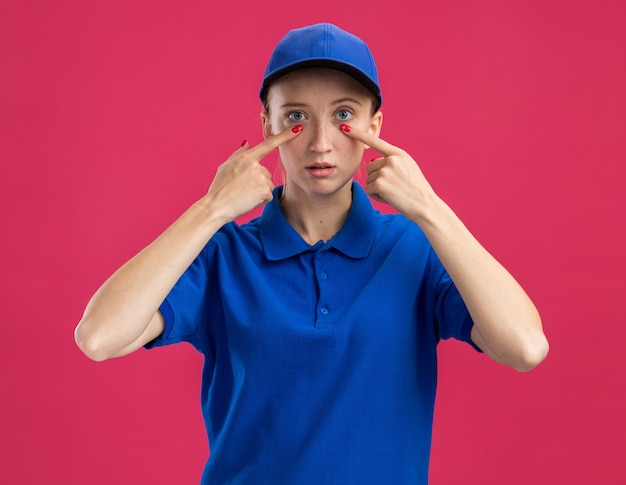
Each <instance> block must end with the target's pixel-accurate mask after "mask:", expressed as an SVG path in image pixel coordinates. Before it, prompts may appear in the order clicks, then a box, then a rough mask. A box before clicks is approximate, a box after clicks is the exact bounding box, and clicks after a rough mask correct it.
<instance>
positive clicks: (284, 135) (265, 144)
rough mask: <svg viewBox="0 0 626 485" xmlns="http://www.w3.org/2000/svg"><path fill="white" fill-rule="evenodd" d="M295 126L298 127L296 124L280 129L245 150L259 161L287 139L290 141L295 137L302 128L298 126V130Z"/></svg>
mask: <svg viewBox="0 0 626 485" xmlns="http://www.w3.org/2000/svg"><path fill="white" fill-rule="evenodd" d="M297 128H298V127H297V126H296V127H294V128H291V129H287V130H284V131H281V132H280V133H278V134H277V135H272V136H270V137H267V138H266V139H265V140H263V141H262V142H261V143H259V144H258V145H255V146H253V147H252V148H250V150H248V151H247V154H248V155H250V156H252V157H253V158H255V159H257V160H258V161H259V162H260V161H261V160H262V159H263V158H264V157H266V156H267V155H269V154H270V153H272V152H273V151H274V150H276V149H277V148H278V147H279V146H281V145H282V144H283V143H287V142H288V141H291V140H293V139H294V138H295V137H297V136H298V135H299V134H300V132H301V131H302V128H300V129H299V130H298V129H297Z"/></svg>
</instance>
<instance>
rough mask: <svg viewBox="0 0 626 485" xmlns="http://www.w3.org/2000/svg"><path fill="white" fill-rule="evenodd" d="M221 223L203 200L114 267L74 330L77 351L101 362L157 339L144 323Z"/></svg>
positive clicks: (209, 203) (208, 203) (209, 204)
mask: <svg viewBox="0 0 626 485" xmlns="http://www.w3.org/2000/svg"><path fill="white" fill-rule="evenodd" d="M224 222H225V221H224V220H223V219H222V218H221V217H219V215H218V214H217V211H215V210H212V205H211V202H210V200H207V198H206V197H205V198H204V199H202V200H201V201H200V202H198V203H196V204H194V205H193V206H192V207H191V208H190V209H189V210H187V211H186V212H185V213H184V214H183V215H182V216H181V217H180V218H179V219H178V220H177V221H176V222H174V224H172V225H171V226H170V227H169V228H168V229H167V230H166V231H165V232H163V234H161V235H160V236H159V237H158V238H157V239H156V240H155V241H154V242H152V243H151V244H150V245H149V246H147V247H146V248H144V249H143V250H142V251H141V252H140V253H138V254H137V255H136V256H135V257H133V258H132V259H131V260H130V261H128V262H127V263H126V264H124V265H123V266H122V267H121V268H120V269H118V270H117V271H116V272H115V273H114V274H113V275H112V276H111V277H110V278H109V279H108V280H107V281H106V282H105V283H104V284H103V285H102V287H100V289H99V290H98V291H97V292H96V293H95V294H94V296H93V297H92V299H91V301H90V302H89V304H88V305H87V308H86V310H85V313H84V315H83V318H82V319H81V321H80V322H79V324H78V326H77V327H76V332H75V337H76V343H77V344H78V346H79V347H80V348H81V350H83V352H84V353H85V354H86V355H87V356H89V357H90V358H92V359H94V360H104V359H106V358H110V357H115V356H119V355H124V354H125V353H128V352H131V351H133V350H135V349H136V348H139V347H141V346H142V345H144V344H145V343H147V342H148V341H149V340H150V339H151V338H154V337H156V335H151V334H150V331H151V330H152V329H149V328H148V325H149V324H150V322H151V321H152V320H153V318H154V317H155V314H156V313H157V311H158V308H159V306H160V305H161V303H162V302H163V300H164V299H165V297H166V296H167V294H168V293H169V291H170V290H171V289H172V288H173V286H174V284H175V283H176V281H178V279H179V278H180V276H181V275H182V274H183V272H184V271H185V270H186V269H187V267H189V265H190V264H191V263H192V261H193V260H194V259H195V258H196V256H197V255H198V254H199V253H200V251H201V250H202V248H203V247H204V245H205V244H206V243H207V241H208V240H209V239H210V238H211V237H212V236H213V234H215V232H216V231H217V230H218V229H219V228H220V227H221V226H222V225H223V224H224ZM152 324H153V325H154V324H155V322H154V321H153V323H152ZM157 324H158V322H157ZM152 333H154V331H153V330H152Z"/></svg>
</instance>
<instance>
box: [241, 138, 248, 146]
mask: <svg viewBox="0 0 626 485" xmlns="http://www.w3.org/2000/svg"><path fill="white" fill-rule="evenodd" d="M246 143H248V140H247V139H246V140H244V141H242V142H241V146H242V147H244V146H246Z"/></svg>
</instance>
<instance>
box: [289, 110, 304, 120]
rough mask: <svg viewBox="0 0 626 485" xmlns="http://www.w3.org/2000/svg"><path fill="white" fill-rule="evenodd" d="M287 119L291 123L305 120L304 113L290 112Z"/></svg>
mask: <svg viewBox="0 0 626 485" xmlns="http://www.w3.org/2000/svg"><path fill="white" fill-rule="evenodd" d="M287 118H289V119H290V120H291V121H302V120H303V119H304V113H303V112H302V111H290V112H289V113H287Z"/></svg>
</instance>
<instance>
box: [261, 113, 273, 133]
mask: <svg viewBox="0 0 626 485" xmlns="http://www.w3.org/2000/svg"><path fill="white" fill-rule="evenodd" d="M261 128H262V129H263V138H265V139H266V140H267V139H268V138H269V137H270V136H272V135H273V134H274V133H273V131H272V124H271V123H270V115H269V113H268V112H267V111H265V110H263V111H262V112H261Z"/></svg>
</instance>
